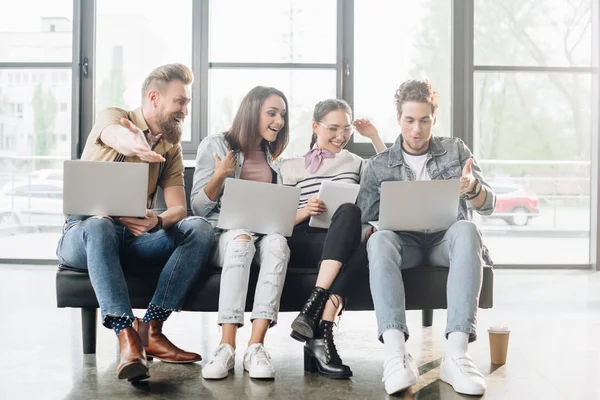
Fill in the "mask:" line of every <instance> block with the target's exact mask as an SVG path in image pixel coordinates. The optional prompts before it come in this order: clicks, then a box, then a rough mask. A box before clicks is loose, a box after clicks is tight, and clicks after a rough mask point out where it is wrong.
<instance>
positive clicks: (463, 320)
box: [367, 221, 483, 341]
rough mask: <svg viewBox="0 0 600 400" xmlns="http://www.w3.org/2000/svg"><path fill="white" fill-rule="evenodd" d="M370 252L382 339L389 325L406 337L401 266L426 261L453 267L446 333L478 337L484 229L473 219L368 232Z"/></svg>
mask: <svg viewBox="0 0 600 400" xmlns="http://www.w3.org/2000/svg"><path fill="white" fill-rule="evenodd" d="M367 252H368V254H369V279H370V284H371V294H372V296H373V304H374V305H375V315H376V317H377V337H378V338H379V340H382V337H381V335H382V334H383V332H385V331H386V330H388V329H398V330H400V331H402V332H404V334H405V336H406V338H407V339H408V328H407V326H406V311H405V310H406V305H405V298H404V283H403V281H402V273H401V270H403V269H408V268H414V267H416V266H418V265H420V264H423V263H424V262H428V263H429V264H431V265H435V266H445V267H449V268H450V270H449V273H448V283H447V286H446V296H447V301H448V321H447V325H446V337H448V334H449V333H451V332H466V333H468V334H469V341H474V340H475V339H476V338H477V333H476V330H475V329H476V326H477V305H478V303H479V292H480V291H481V280H482V277H483V262H482V259H481V234H480V233H479V231H478V230H477V227H476V225H475V224H474V223H472V222H470V221H457V222H455V223H454V224H452V226H450V228H448V230H446V231H441V232H392V231H378V232H375V233H374V234H373V235H372V236H371V237H370V238H369V241H368V242H367ZM424 295H427V293H424Z"/></svg>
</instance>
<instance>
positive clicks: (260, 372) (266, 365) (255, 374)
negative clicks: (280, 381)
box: [244, 343, 275, 379]
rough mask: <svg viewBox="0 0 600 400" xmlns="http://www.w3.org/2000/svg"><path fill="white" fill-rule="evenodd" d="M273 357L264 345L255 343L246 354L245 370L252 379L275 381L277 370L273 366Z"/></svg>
mask: <svg viewBox="0 0 600 400" xmlns="http://www.w3.org/2000/svg"><path fill="white" fill-rule="evenodd" d="M270 359H271V356H270V355H269V353H267V350H266V349H265V346H263V344H262V343H254V344H253V345H251V346H250V347H248V348H247V349H246V352H245V353H244V369H245V370H246V371H248V375H250V378H261V379H273V378H275V368H273V365H272V364H271V361H269V360H270Z"/></svg>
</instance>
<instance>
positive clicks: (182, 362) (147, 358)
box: [146, 356, 202, 364]
mask: <svg viewBox="0 0 600 400" xmlns="http://www.w3.org/2000/svg"><path fill="white" fill-rule="evenodd" d="M155 358H156V359H157V360H159V361H162V362H164V363H169V364H193V363H196V362H198V361H202V357H200V358H199V359H197V360H190V361H173V360H166V359H164V358H160V357H156V356H146V360H148V361H152V360H154V359H155Z"/></svg>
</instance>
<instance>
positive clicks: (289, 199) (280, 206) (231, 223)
mask: <svg viewBox="0 0 600 400" xmlns="http://www.w3.org/2000/svg"><path fill="white" fill-rule="evenodd" d="M223 190H224V191H223V197H221V211H220V213H219V221H218V223H217V227H218V228H221V229H245V230H248V231H250V232H254V233H262V234H271V233H279V234H281V235H283V236H286V237H289V236H291V235H292V231H293V230H294V222H295V221H296V210H298V201H299V200H300V188H296V187H290V186H283V185H275V184H272V183H262V182H254V181H247V180H243V179H234V178H227V180H226V181H225V187H224V189H223Z"/></svg>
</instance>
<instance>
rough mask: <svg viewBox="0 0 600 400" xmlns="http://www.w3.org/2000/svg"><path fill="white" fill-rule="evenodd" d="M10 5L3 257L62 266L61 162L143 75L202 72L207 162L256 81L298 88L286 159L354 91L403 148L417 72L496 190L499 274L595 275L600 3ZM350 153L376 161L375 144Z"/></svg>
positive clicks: (3, 121)
mask: <svg viewBox="0 0 600 400" xmlns="http://www.w3.org/2000/svg"><path fill="white" fill-rule="evenodd" d="M11 7H12V8H11V12H3V13H0V254H2V258H9V259H10V258H26V259H36V258H40V259H54V258H55V248H56V244H57V241H58V239H59V237H60V230H61V226H62V221H63V217H62V215H61V214H62V210H61V209H62V196H61V193H62V184H63V183H62V163H63V161H64V160H65V159H69V158H72V157H77V156H78V155H79V154H80V152H81V150H82V147H83V145H84V143H85V140H86V139H87V135H88V133H89V131H90V129H91V126H92V124H93V119H94V115H96V114H97V113H98V111H99V110H100V109H102V108H105V107H113V106H116V107H122V108H126V109H135V108H137V107H139V106H140V105H141V86H142V82H143V79H144V78H145V77H146V76H147V75H148V73H149V72H150V71H151V70H152V69H154V68H155V67H157V66H159V65H162V64H167V63H173V62H181V63H184V64H186V65H188V66H190V67H191V68H192V70H193V71H194V74H195V83H194V86H193V101H192V104H191V107H189V112H190V115H189V116H188V118H186V123H185V125H184V131H183V150H184V157H185V158H186V159H187V161H186V162H188V163H191V164H193V162H192V161H191V160H192V159H194V158H195V151H196V146H197V144H198V143H199V142H200V141H201V140H202V139H203V138H204V137H206V136H207V135H211V134H215V133H219V132H223V131H226V130H227V129H229V128H230V126H231V123H232V121H233V118H234V116H235V113H236V112H237V109H238V107H239V104H240V102H241V100H242V98H243V96H244V95H245V94H246V93H247V92H248V91H249V90H250V89H251V88H252V87H254V86H257V85H262V86H273V87H276V88H278V89H280V90H281V91H283V92H284V93H285V94H286V96H287V98H288V101H289V110H288V112H289V115H290V143H289V145H288V148H287V149H286V151H285V155H292V154H299V155H301V154H304V153H306V151H308V145H309V140H310V137H311V134H312V132H311V122H312V121H311V120H312V112H313V109H314V105H315V104H316V103H317V102H318V101H320V100H324V99H327V98H335V97H339V98H344V99H345V100H347V101H348V102H349V103H350V104H351V105H352V107H353V109H354V118H369V119H371V120H372V121H373V123H374V124H375V125H376V126H377V127H378V128H379V131H380V134H381V135H382V137H383V139H384V140H385V141H386V142H387V143H388V144H389V143H391V142H393V141H395V140H396V138H397V137H398V135H399V134H400V130H399V127H398V123H397V112H396V107H395V105H394V94H395V91H396V90H397V88H398V87H399V85H400V84H401V83H402V82H404V81H406V80H408V79H428V80H429V81H430V82H431V83H432V85H433V86H434V87H435V88H436V89H437V90H438V91H439V93H440V103H439V109H438V111H437V124H436V126H435V128H434V134H435V135H438V136H455V137H458V138H461V139H463V140H464V141H465V142H466V143H467V144H468V146H469V147H470V148H471V149H472V150H473V153H474V155H475V157H476V159H477V161H478V162H479V164H480V165H481V167H482V169H483V172H484V175H485V176H486V178H487V179H488V181H489V182H490V183H491V185H492V186H493V188H494V190H495V191H496V193H497V195H498V205H497V209H496V212H495V214H494V215H493V216H492V217H485V218H482V217H479V216H477V217H476V222H477V223H478V225H479V227H480V229H481V232H482V233H483V236H484V242H485V244H486V245H487V246H488V247H489V249H490V251H491V255H492V258H493V259H494V261H495V262H496V264H504V265H506V264H509V265H527V264H536V265H542V266H543V265H551V264H559V265H574V264H576V265H580V264H582V265H586V264H589V263H590V256H589V255H590V250H592V251H595V250H596V247H597V244H595V243H591V241H590V238H591V237H594V236H593V235H594V234H595V233H597V231H598V227H597V226H596V224H597V222H596V221H592V223H590V220H591V217H592V216H593V215H595V214H596V213H594V212H592V211H594V210H597V209H598V204H596V203H597V201H594V196H595V189H597V188H596V185H595V183H596V182H597V179H598V171H596V170H595V169H594V168H593V167H592V166H593V165H596V163H597V160H596V158H595V157H597V154H598V151H599V149H598V144H597V140H593V139H595V138H596V137H597V135H598V119H599V118H598V89H599V88H598V62H597V59H598V54H599V53H598V49H599V48H600V47H599V45H600V37H598V36H599V35H598V32H599V31H600V30H599V26H598V19H599V15H600V9H599V6H598V2H597V1H596V0H502V1H496V0H412V1H387V0H343V1H340V0H256V1H248V0H198V1H194V0H173V1H171V2H168V4H167V3H165V2H164V1H160V0H147V1H142V0H130V1H122V0H121V1H118V0H95V1H91V2H88V1H81V0H53V1H46V0H23V1H20V2H13V3H12V4H11ZM74 12H75V15H74ZM453 24H454V25H453ZM74 30H75V32H74ZM73 46H76V47H77V48H75V49H74V48H73ZM593 49H595V51H593ZM86 61H87V64H86ZM73 100H75V103H74V102H73ZM72 132H75V133H72ZM74 134H76V135H77V136H73V135H74ZM347 148H348V149H349V150H350V151H354V152H356V153H358V154H361V155H363V156H368V155H370V154H372V152H373V150H372V147H371V145H370V144H369V143H366V139H365V138H363V137H361V136H359V135H355V136H354V137H353V138H352V140H351V142H350V143H349V144H348V147H347ZM590 149H591V151H590ZM595 252H596V253H598V252H597V251H595Z"/></svg>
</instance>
